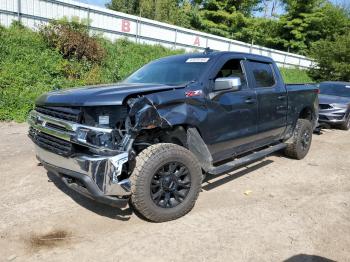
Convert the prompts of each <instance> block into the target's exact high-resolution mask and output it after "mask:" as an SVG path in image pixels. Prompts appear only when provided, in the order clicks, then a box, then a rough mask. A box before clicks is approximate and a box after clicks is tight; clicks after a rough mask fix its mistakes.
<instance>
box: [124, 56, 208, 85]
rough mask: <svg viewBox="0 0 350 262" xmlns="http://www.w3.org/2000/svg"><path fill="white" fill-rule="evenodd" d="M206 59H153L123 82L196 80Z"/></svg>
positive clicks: (170, 82) (204, 65)
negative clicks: (153, 60)
mask: <svg viewBox="0 0 350 262" xmlns="http://www.w3.org/2000/svg"><path fill="white" fill-rule="evenodd" d="M200 59H202V60H200ZM208 60H209V58H189V59H177V60H175V59H169V60H167V59H165V60H160V61H155V62H152V63H150V64H147V65H145V66H143V67H142V68H140V69H139V70H137V71H136V72H135V73H133V74H131V75H130V76H129V77H128V78H127V79H125V81H124V82H126V83H145V84H164V85H181V84H184V83H188V82H191V81H196V80H198V78H199V77H200V76H201V74H202V73H203V72H204V69H205V68H206V66H207V64H208V63H207V62H208Z"/></svg>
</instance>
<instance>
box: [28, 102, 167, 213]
mask: <svg viewBox="0 0 350 262" xmlns="http://www.w3.org/2000/svg"><path fill="white" fill-rule="evenodd" d="M74 110H75V109H74ZM74 110H73V111H74ZM73 111H72V110H71V109H70V111H69V110H67V108H63V107H62V108H59V107H42V106H41V107H40V108H36V110H33V111H31V112H30V114H29V117H28V123H29V125H30V129H29V137H30V138H31V139H32V141H33V142H34V143H35V150H36V155H37V158H38V160H39V161H40V162H41V163H42V164H43V166H44V167H45V168H46V169H47V170H49V171H50V172H52V173H54V174H56V175H58V176H59V177H61V178H62V180H63V181H64V182H65V183H66V184H67V185H68V186H69V187H71V188H72V189H74V190H76V191H78V192H79V193H82V194H84V195H86V196H88V197H91V198H93V199H95V200H97V201H99V202H103V203H106V204H109V205H113V206H118V207H123V206H125V205H126V204H127V201H128V198H129V196H130V194H131V190H130V188H131V184H130V181H129V176H130V173H131V172H132V170H130V169H131V168H130V165H131V164H130V162H132V160H133V159H134V156H135V154H136V153H135V151H134V149H133V143H134V141H135V138H136V137H137V136H138V134H139V133H140V132H141V131H142V130H147V129H152V128H155V127H161V128H163V127H166V126H169V124H168V123H167V122H166V121H165V120H164V119H162V118H161V117H160V116H159V114H158V112H157V110H156V108H155V106H154V105H153V104H152V103H151V101H150V100H148V99H147V98H146V97H139V98H131V99H129V100H128V110H127V114H124V115H123V117H122V119H120V118H118V119H116V118H115V117H114V116H112V115H107V114H105V112H104V113H103V112H102V113H101V112H99V114H100V113H101V114H102V115H97V114H96V112H94V113H91V110H90V109H86V108H83V109H81V110H80V111H81V112H83V113H85V114H83V117H77V118H76V121H74V122H73V121H72V120H74V119H75V118H73V117H72V118H69V117H70V115H69V114H72V112H73ZM95 111H96V110H95ZM81 112H80V114H81ZM110 113H113V112H110ZM101 116H102V117H101ZM113 119H114V120H113ZM110 120H113V121H110Z"/></svg>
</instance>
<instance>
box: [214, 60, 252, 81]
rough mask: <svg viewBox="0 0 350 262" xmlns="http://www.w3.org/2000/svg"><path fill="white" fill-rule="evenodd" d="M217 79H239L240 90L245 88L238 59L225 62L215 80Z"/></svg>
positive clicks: (242, 72) (243, 76)
mask: <svg viewBox="0 0 350 262" xmlns="http://www.w3.org/2000/svg"><path fill="white" fill-rule="evenodd" d="M219 77H239V78H241V83H242V88H246V87H247V80H246V77H245V74H244V71H243V69H242V66H241V60H239V59H232V60H229V61H227V62H226V63H225V64H224V65H223V67H222V68H221V69H220V71H219V72H218V74H217V75H216V77H215V79H216V78H219Z"/></svg>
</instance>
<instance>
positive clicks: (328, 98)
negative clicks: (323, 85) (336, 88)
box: [319, 95, 350, 104]
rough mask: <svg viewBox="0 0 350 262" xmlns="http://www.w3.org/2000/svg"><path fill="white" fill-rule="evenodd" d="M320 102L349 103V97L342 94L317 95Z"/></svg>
mask: <svg viewBox="0 0 350 262" xmlns="http://www.w3.org/2000/svg"><path fill="white" fill-rule="evenodd" d="M319 100H320V104H350V98H347V97H342V96H330V95H319Z"/></svg>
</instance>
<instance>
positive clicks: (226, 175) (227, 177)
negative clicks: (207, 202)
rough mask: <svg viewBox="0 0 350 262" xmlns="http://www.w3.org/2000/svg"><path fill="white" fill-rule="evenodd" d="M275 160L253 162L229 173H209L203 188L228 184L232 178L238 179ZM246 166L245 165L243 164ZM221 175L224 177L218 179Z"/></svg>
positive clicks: (208, 188) (210, 188)
mask: <svg viewBox="0 0 350 262" xmlns="http://www.w3.org/2000/svg"><path fill="white" fill-rule="evenodd" d="M272 163H273V161H272V160H269V159H267V160H263V161H260V162H258V163H254V162H253V165H251V166H248V167H246V168H245V169H243V170H240V171H238V172H235V170H238V169H241V168H242V167H238V168H236V169H233V170H232V171H230V172H228V173H224V174H221V175H207V177H206V178H205V179H204V181H203V184H205V185H204V186H202V189H203V190H205V191H210V190H212V189H214V188H216V187H219V186H221V185H223V184H226V183H228V182H231V181H232V180H234V179H237V178H239V177H241V176H244V175H246V174H248V173H250V172H253V171H255V170H257V169H259V168H262V167H264V166H267V165H269V164H272ZM243 167H244V166H243ZM220 176H224V177H223V178H221V179H219V180H217V179H218V177H220ZM214 179H215V181H214V182H211V180H214Z"/></svg>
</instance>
